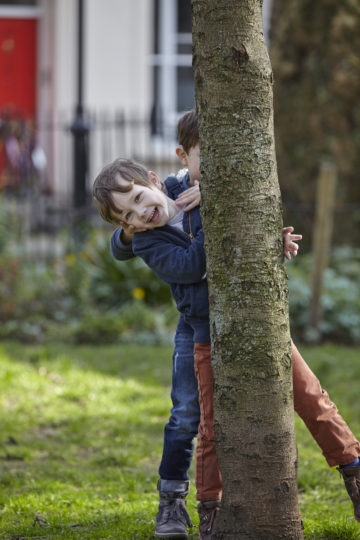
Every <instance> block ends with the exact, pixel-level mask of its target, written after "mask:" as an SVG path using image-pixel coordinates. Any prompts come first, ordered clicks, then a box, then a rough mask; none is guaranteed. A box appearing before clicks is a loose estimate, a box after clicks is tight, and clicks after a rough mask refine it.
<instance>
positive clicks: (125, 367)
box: [0, 343, 360, 540]
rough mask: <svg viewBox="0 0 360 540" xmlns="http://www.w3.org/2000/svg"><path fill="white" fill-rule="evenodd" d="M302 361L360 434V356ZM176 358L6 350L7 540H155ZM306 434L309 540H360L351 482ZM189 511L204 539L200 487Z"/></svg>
mask: <svg viewBox="0 0 360 540" xmlns="http://www.w3.org/2000/svg"><path fill="white" fill-rule="evenodd" d="M300 350H301V352H303V353H304V357H305V359H306V360H307V361H308V362H309V363H310V365H311V367H312V368H313V369H314V371H315V373H316V374H317V375H318V376H319V377H320V380H321V382H322V384H323V386H324V387H325V388H326V389H327V390H328V391H329V394H330V396H331V398H332V399H333V400H334V401H335V402H336V404H337V405H338V407H339V409H340V411H341V412H342V413H343V416H344V417H345V419H346V420H347V421H348V422H349V424H350V426H351V428H352V430H353V431H354V433H355V434H357V435H359V434H360V402H359V400H358V398H357V397H356V396H357V393H358V385H359V379H360V370H359V362H358V359H359V356H360V355H359V350H356V349H347V348H344V347H333V346H326V347H319V348H311V349H308V348H306V349H304V348H302V347H300ZM171 354H172V350H171V348H170V347H145V346H135V345H133V346H131V345H127V346H120V345H117V346H104V347H94V346H81V347H71V346H66V347H63V346H60V345H58V344H57V345H56V344H54V345H46V346H24V345H19V344H15V343H12V344H10V343H9V344H3V345H2V347H1V349H0V404H1V409H2V414H1V417H0V433H1V435H0V520H1V526H0V538H3V539H9V540H10V539H12V540H13V539H15V538H44V539H52V538H54V539H59V538H68V539H72V538H77V539H90V540H91V539H108V538H112V539H117V538H118V539H121V540H130V539H135V540H137V539H139V540H146V539H148V538H149V539H150V538H154V533H153V531H154V523H155V516H156V512H157V499H158V494H157V491H156V482H157V477H158V474H157V469H158V466H159V462H160V458H161V453H162V442H163V428H164V425H165V422H166V420H167V418H168V416H169V410H170V397H169V396H170V379H171ZM296 431H297V444H298V452H299V492H300V507H301V513H302V517H303V521H304V524H305V536H306V539H322V538H324V539H343V540H345V539H350V540H352V539H360V524H359V523H357V522H356V521H355V520H354V518H353V513H352V505H351V503H350V500H349V498H348V496H347V494H346V491H345V488H344V486H343V481H342V479H341V478H340V477H339V474H338V473H337V471H335V470H331V469H330V468H329V467H328V466H327V464H326V462H325V459H324V458H323V456H322V454H321V451H320V450H319V448H318V447H317V445H316V443H315V442H314V441H313V439H312V438H311V435H310V434H309V433H308V431H307V429H306V428H305V426H304V424H303V423H302V422H301V421H300V420H299V419H298V418H297V419H296ZM191 478H192V480H193V468H192V470H191ZM188 508H189V511H190V514H191V517H192V519H193V522H194V525H195V528H194V529H193V530H192V532H191V533H190V535H189V536H190V538H191V539H195V538H197V537H198V532H197V528H196V527H197V524H198V518H197V512H196V501H195V488H194V483H193V482H192V483H191V493H190V495H189V497H188Z"/></svg>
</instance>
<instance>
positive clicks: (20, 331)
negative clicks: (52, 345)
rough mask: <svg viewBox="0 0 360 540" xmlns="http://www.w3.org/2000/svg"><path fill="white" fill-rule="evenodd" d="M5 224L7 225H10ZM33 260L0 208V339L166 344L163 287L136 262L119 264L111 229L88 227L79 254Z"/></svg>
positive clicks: (167, 312) (168, 311) (168, 310)
mask: <svg viewBox="0 0 360 540" xmlns="http://www.w3.org/2000/svg"><path fill="white" fill-rule="evenodd" d="M9 225H10V226H9ZM62 234H63V238H62V241H63V244H64V245H65V246H68V249H67V250H66V254H65V256H63V257H55V258H54V257H52V258H49V259H42V260H39V259H34V258H30V257H29V256H28V255H26V254H25V253H23V252H22V241H21V226H20V220H19V218H17V215H16V214H15V213H14V214H13V213H12V212H11V211H10V210H9V209H8V207H7V205H6V202H4V201H1V203H0V278H1V279H0V323H1V324H0V337H1V338H12V339H17V340H20V341H27V342H41V341H44V340H48V339H56V340H57V339H58V340H62V341H64V340H65V341H72V342H77V343H81V342H88V343H89V342H90V343H95V344H96V343H99V344H100V343H106V342H114V341H118V340H122V341H128V340H131V339H135V337H136V340H137V341H138V342H146V343H157V342H169V341H170V340H171V338H172V333H173V330H174V326H175V324H176V320H177V311H176V308H175V307H174V305H173V302H172V299H171V296H170V293H169V289H168V286H167V285H166V284H165V283H163V282H161V281H160V280H158V279H156V277H155V276H154V274H153V273H152V271H151V270H150V269H149V268H148V267H147V266H146V265H145V264H144V263H143V262H142V261H141V260H139V259H133V260H131V261H128V262H126V263H121V262H118V261H116V260H115V259H113V257H112V256H111V253H110V250H109V232H108V231H104V229H98V228H93V227H89V228H88V231H87V241H86V242H85V244H84V245H83V248H82V249H81V251H80V252H77V253H75V252H74V251H73V250H72V249H71V246H72V244H73V237H72V232H71V230H67V229H66V230H64V231H63V233H62Z"/></svg>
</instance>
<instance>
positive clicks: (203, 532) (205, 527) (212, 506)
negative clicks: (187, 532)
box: [197, 501, 220, 540]
mask: <svg viewBox="0 0 360 540" xmlns="http://www.w3.org/2000/svg"><path fill="white" fill-rule="evenodd" d="M219 509H220V501H206V502H200V503H199V504H198V507H197V510H198V513H199V518H200V523H199V532H200V540H211V531H212V528H213V525H214V521H215V518H216V516H217V513H218V511H219Z"/></svg>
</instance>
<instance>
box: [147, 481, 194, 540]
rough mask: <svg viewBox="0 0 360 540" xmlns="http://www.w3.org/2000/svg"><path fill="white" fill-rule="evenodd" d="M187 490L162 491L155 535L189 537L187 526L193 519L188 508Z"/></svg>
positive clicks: (161, 536)
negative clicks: (178, 491)
mask: <svg viewBox="0 0 360 540" xmlns="http://www.w3.org/2000/svg"><path fill="white" fill-rule="evenodd" d="M188 493H189V492H188V490H187V491H183V492H180V493H177V492H167V491H160V503H159V512H158V514H157V516H156V524H155V536H157V537H158V538H188V533H187V527H192V526H193V524H192V521H191V519H190V516H189V513H188V511H187V509H186V501H185V498H186V495H187V494H188Z"/></svg>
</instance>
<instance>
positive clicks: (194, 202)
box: [184, 201, 200, 212]
mask: <svg viewBox="0 0 360 540" xmlns="http://www.w3.org/2000/svg"><path fill="white" fill-rule="evenodd" d="M199 202H200V201H193V202H192V203H190V204H188V205H187V206H185V208H184V212H189V210H192V209H193V208H195V206H197V205H198V204H199Z"/></svg>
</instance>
